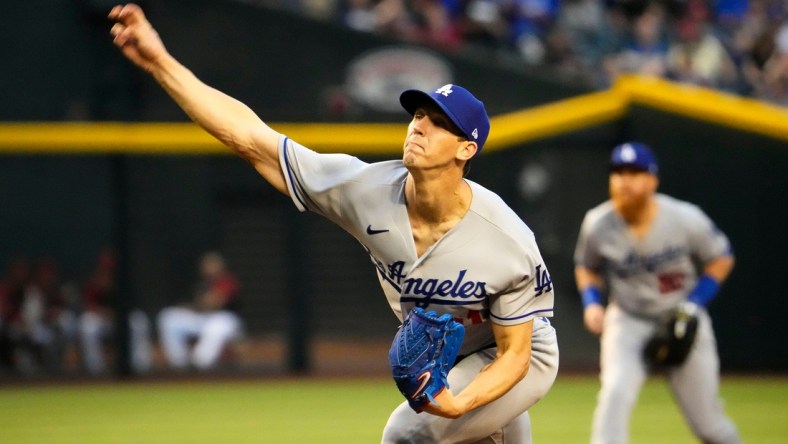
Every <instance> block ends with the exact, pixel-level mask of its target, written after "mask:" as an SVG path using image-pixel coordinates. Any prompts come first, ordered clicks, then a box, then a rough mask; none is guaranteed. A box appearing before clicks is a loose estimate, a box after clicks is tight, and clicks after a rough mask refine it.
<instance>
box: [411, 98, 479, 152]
mask: <svg viewBox="0 0 788 444" xmlns="http://www.w3.org/2000/svg"><path fill="white" fill-rule="evenodd" d="M425 101H430V102H433V103H434V104H436V105H438V107H440V109H442V110H443V112H445V113H446V115H447V116H449V118H450V119H451V121H452V122H454V124H455V125H457V128H459V129H460V131H462V133H463V134H464V135H465V137H467V138H468V140H471V141H473V142H476V145H477V146H478V147H479V149H478V150H477V151H476V153H477V154H478V153H479V152H481V150H482V147H483V146H484V143H485V142H486V141H487V136H488V135H489V134H490V118H489V117H487V110H485V109H484V103H482V102H481V101H480V100H479V99H477V98H476V97H474V96H473V94H471V93H470V91H468V90H467V89H465V88H463V87H461V86H457V85H452V84H451V83H450V84H448V85H443V86H441V87H440V88H438V89H436V90H434V91H431V92H424V91H419V90H417V89H409V90H407V91H405V92H403V93H402V94H400V96H399V103H400V104H402V107H403V108H405V111H407V112H409V113H410V114H411V115H413V113H415V112H416V110H417V109H418V108H419V106H421V105H422V104H423V103H424V102H425Z"/></svg>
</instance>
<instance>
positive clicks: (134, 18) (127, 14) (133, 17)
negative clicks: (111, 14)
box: [118, 3, 145, 25]
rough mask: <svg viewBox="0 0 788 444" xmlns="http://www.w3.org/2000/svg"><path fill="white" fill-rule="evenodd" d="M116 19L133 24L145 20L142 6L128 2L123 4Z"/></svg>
mask: <svg viewBox="0 0 788 444" xmlns="http://www.w3.org/2000/svg"><path fill="white" fill-rule="evenodd" d="M118 19H119V20H122V21H123V22H125V23H126V24H129V25H131V24H134V23H140V22H142V21H144V20H145V14H144V13H143V12H142V8H140V7H139V6H138V5H136V4H134V3H128V4H126V5H125V6H123V9H121V10H120V13H118Z"/></svg>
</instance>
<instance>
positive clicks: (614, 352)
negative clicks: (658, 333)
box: [575, 194, 739, 444]
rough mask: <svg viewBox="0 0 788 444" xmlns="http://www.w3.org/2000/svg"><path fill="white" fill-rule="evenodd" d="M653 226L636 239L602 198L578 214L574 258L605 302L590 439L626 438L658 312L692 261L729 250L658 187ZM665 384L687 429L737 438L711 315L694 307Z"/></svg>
mask: <svg viewBox="0 0 788 444" xmlns="http://www.w3.org/2000/svg"><path fill="white" fill-rule="evenodd" d="M655 198H656V201H657V206H658V208H659V209H658V213H657V216H656V218H655V220H654V222H653V225H652V227H651V231H650V232H649V233H648V234H647V235H646V236H645V237H644V238H643V239H642V240H636V239H635V238H634V237H633V236H632V235H631V234H630V233H629V232H628V230H627V226H626V224H625V222H624V220H623V219H622V218H621V217H620V216H619V215H618V214H617V213H616V212H615V211H614V210H613V205H612V203H611V202H610V201H607V202H605V203H603V204H601V205H599V206H597V207H596V208H593V209H591V210H590V211H588V213H587V214H586V216H585V219H584V220H583V224H582V227H581V229H580V237H579V239H578V242H577V248H576V250H575V263H576V265H579V266H583V267H586V268H588V269H589V270H590V271H592V272H594V273H597V274H599V275H600V276H602V277H603V278H604V280H605V282H606V283H607V289H608V300H609V304H608V307H607V311H606V314H605V319H604V328H603V332H602V338H601V357H600V365H601V382H602V388H601V391H600V393H599V399H598V404H597V408H596V411H595V413H594V424H593V433H592V442H593V443H606V444H609V443H623V442H626V441H627V436H628V424H629V419H630V414H631V412H632V409H633V408H634V405H635V403H636V401H637V395H638V393H639V391H640V388H641V386H642V384H643V383H644V382H645V380H646V378H647V373H648V369H647V368H646V366H645V363H644V361H643V359H642V353H643V349H644V347H645V344H646V342H647V341H648V339H649V338H650V337H651V335H652V334H653V333H654V329H655V327H656V325H657V323H656V319H657V318H658V317H659V316H660V315H662V314H665V313H667V312H668V311H669V310H671V309H673V308H675V307H676V306H677V305H678V304H679V303H680V302H682V301H684V300H686V298H687V296H688V294H689V292H690V291H691V290H692V289H693V288H694V287H695V284H696V281H697V278H698V271H697V270H698V267H701V266H702V264H705V263H707V262H709V261H711V260H713V259H716V258H718V257H720V256H723V255H727V254H730V244H729V243H728V239H727V238H726V236H725V235H724V234H723V233H722V232H721V231H719V230H718V229H717V228H716V227H715V226H714V224H713V223H712V222H711V220H710V219H709V218H708V217H707V216H706V215H705V214H704V213H703V212H702V211H701V210H700V209H699V208H698V207H697V206H695V205H692V204H690V203H687V202H683V201H680V200H677V199H674V198H672V197H669V196H666V195H664V194H657V195H656V196H655ZM668 378H669V381H670V385H671V389H672V391H673V393H674V395H675V398H676V400H677V401H678V403H679V404H680V405H681V409H682V411H683V412H684V416H685V417H686V418H687V421H688V422H689V424H690V426H691V427H692V430H693V431H694V432H695V433H696V434H697V435H698V436H699V437H702V438H704V439H705V440H707V441H709V442H714V443H735V442H739V438H738V435H737V432H736V428H735V426H734V425H733V423H732V422H731V421H730V420H729V419H728V418H727V417H726V416H725V414H724V412H723V409H722V405H721V403H720V401H719V399H718V386H719V357H718V356H717V345H716V341H715V339H714V332H713V330H712V325H711V319H710V318H709V316H708V314H707V313H706V311H705V310H700V314H699V327H698V335H697V338H696V340H695V344H694V346H693V349H692V351H691V352H690V354H689V356H688V357H687V360H686V361H685V362H684V364H682V365H681V366H679V367H677V368H674V369H671V370H670V371H669V372H668Z"/></svg>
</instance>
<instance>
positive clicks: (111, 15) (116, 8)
mask: <svg viewBox="0 0 788 444" xmlns="http://www.w3.org/2000/svg"><path fill="white" fill-rule="evenodd" d="M121 9H123V5H115V6H113V7H112V9H111V10H110V11H109V14H107V18H109V19H111V20H115V19H116V18H118V14H120V10H121Z"/></svg>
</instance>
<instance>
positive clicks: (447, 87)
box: [435, 83, 454, 97]
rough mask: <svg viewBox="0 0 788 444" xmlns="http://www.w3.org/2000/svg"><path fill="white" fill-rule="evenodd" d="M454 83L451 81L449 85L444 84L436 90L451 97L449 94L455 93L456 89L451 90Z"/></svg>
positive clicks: (437, 92)
mask: <svg viewBox="0 0 788 444" xmlns="http://www.w3.org/2000/svg"><path fill="white" fill-rule="evenodd" d="M451 87H452V84H451V83H449V84H448V85H443V86H441V87H440V88H438V89H436V90H435V93H436V94H443V96H444V97H449V94H451V93H453V92H454V91H452V90H451Z"/></svg>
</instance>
